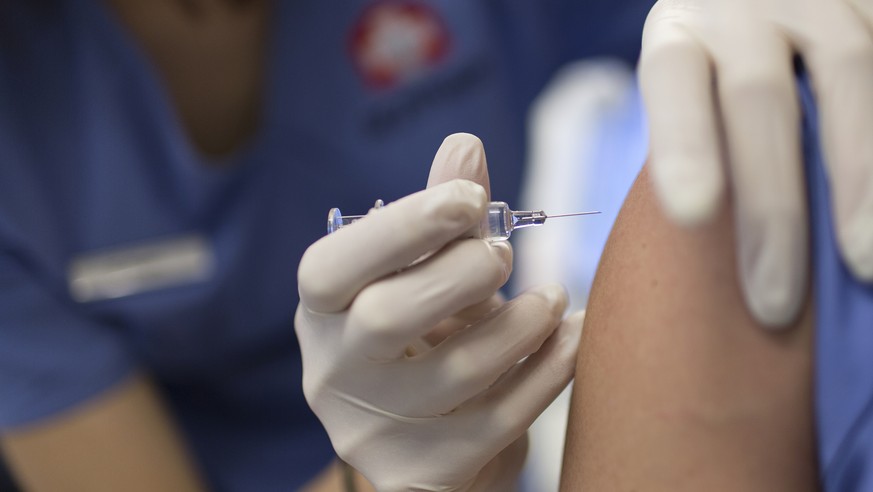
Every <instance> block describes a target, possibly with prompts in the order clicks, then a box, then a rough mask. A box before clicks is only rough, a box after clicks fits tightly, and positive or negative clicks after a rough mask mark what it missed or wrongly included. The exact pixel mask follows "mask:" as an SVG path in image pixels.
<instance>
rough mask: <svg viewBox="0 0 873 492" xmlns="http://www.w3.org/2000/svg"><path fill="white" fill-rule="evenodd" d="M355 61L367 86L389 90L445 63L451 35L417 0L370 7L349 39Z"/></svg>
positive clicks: (388, 1)
mask: <svg viewBox="0 0 873 492" xmlns="http://www.w3.org/2000/svg"><path fill="white" fill-rule="evenodd" d="M349 51H350V52H351V55H352V59H353V60H354V62H355V65H356V66H357V68H358V71H359V72H360V73H361V76H362V77H363V78H364V80H365V81H366V82H367V84H368V85H369V86H371V87H373V88H377V89H389V88H392V87H395V86H396V85H398V84H399V83H401V82H403V81H406V80H409V79H410V78H413V77H415V76H416V75H418V74H420V73H422V72H424V71H426V70H427V69H428V68H430V67H433V66H435V65H437V64H439V62H441V61H442V60H443V59H444V58H445V57H446V55H447V54H448V51H449V36H448V33H447V30H446V27H445V24H444V23H443V21H442V19H441V18H440V17H439V15H438V14H437V13H436V12H435V11H434V10H433V9H432V8H431V7H429V6H428V5H426V4H424V3H422V2H419V1H415V0H383V1H379V2H376V3H375V4H373V5H371V6H369V7H368V8H367V9H366V10H364V13H363V14H362V15H361V18H360V19H359V20H358V22H357V23H355V26H354V27H353V28H352V32H351V35H350V36H349Z"/></svg>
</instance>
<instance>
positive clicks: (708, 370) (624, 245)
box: [562, 170, 818, 492]
mask: <svg viewBox="0 0 873 492" xmlns="http://www.w3.org/2000/svg"><path fill="white" fill-rule="evenodd" d="M658 207H659V206H658V204H657V203H656V201H655V199H654V196H653V191H652V189H651V187H650V185H649V179H648V176H647V171H646V170H644V171H643V173H642V174H641V176H640V178H639V179H638V180H637V183H636V184H635V185H634V188H633V190H632V191H631V193H630V196H629V198H628V200H627V202H626V203H625V206H624V208H623V210H622V212H621V214H620V216H619V220H618V222H617V223H616V225H615V228H614V230H613V233H612V236H611V237H610V240H609V243H608V244H607V247H606V251H605V253H604V256H603V259H602V262H601V265H600V270H599V271H598V274H597V279H596V280H595V284H594V287H593V290H592V295H591V299H590V302H589V310H588V316H587V319H586V323H585V329H584V331H583V338H582V346H581V349H580V354H579V363H578V365H577V370H576V371H577V372H576V382H575V386H574V392H573V403H572V409H571V414H570V427H569V430H568V441H567V448H566V451H565V457H564V472H563V477H562V489H563V490H569V491H576V490H596V491H600V490H620V491H625V490H627V491H630V490H634V491H661V490H664V491H685V490H687V491H700V490H706V491H737V490H742V491H748V492H754V491H768V492H769V491H792V492H802V491H813V490H817V488H818V487H817V480H816V463H815V446H814V438H813V419H812V362H811V341H812V340H811V339H812V336H811V335H812V316H811V309H810V308H807V309H806V310H805V312H804V314H803V315H802V317H801V319H800V320H798V321H797V322H796V326H794V327H792V329H790V330H789V331H787V332H785V333H778V334H777V333H768V332H765V331H764V330H762V329H761V328H759V327H758V326H757V325H756V324H755V323H754V321H753V320H752V318H751V317H750V315H749V313H748V312H747V311H746V309H745V307H744V303H743V300H742V298H741V297H740V290H739V286H738V284H737V281H736V271H737V270H736V264H735V251H734V247H733V245H734V237H733V232H732V231H733V224H732V222H731V217H730V214H729V213H728V212H723V213H722V216H721V217H720V219H719V220H718V221H717V223H715V224H714V225H712V226H707V227H706V228H704V229H701V230H697V231H684V230H680V229H678V228H676V227H675V226H673V225H672V224H670V223H668V222H667V221H666V220H665V219H664V217H663V214H662V212H661V211H660V210H659V208H658ZM723 208H724V209H726V210H727V209H729V208H730V207H727V206H726V207H723Z"/></svg>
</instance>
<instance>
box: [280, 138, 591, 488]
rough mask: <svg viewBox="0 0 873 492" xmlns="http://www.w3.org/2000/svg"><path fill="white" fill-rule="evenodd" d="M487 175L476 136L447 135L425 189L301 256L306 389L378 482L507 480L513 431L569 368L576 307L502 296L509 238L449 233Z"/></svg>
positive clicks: (475, 217) (477, 198) (473, 209)
mask: <svg viewBox="0 0 873 492" xmlns="http://www.w3.org/2000/svg"><path fill="white" fill-rule="evenodd" d="M455 177H463V178H467V179H470V180H476V181H478V182H479V183H480V184H476V183H474V182H472V181H467V180H458V179H456V180H452V181H448V180H449V179H450V178H455ZM483 185H484V187H483ZM487 186H488V173H487V168H486V164H485V156H484V151H483V149H482V144H481V142H479V140H478V139H477V138H475V137H473V136H471V135H454V136H451V137H449V138H447V139H446V141H445V142H444V143H443V145H442V147H441V148H440V150H439V152H438V153H437V156H436V158H435V160H434V164H433V168H432V171H431V177H430V180H429V188H428V189H427V190H425V191H422V192H419V193H416V194H414V195H410V196H408V197H406V198H403V199H401V200H398V201H396V202H393V203H391V204H389V205H387V206H386V207H384V208H381V209H379V210H377V211H373V212H371V213H370V215H368V216H367V217H366V218H364V219H362V220H360V221H358V222H356V223H354V224H352V225H350V226H348V227H345V228H343V229H340V230H339V231H337V232H335V233H334V234H331V235H329V236H327V237H325V238H322V239H321V240H320V241H318V242H316V243H315V244H313V245H312V246H311V247H310V248H309V250H307V252H306V254H305V255H304V257H303V259H302V261H301V263H300V269H299V272H298V276H299V286H300V298H301V302H300V305H299V307H298V309H297V316H296V319H295V326H296V330H297V336H298V339H299V340H300V347H301V350H302V354H303V389H304V392H305V394H306V398H307V401H308V402H309V404H310V406H311V407H312V409H313V410H314V411H315V413H316V415H318V417H319V419H320V420H321V422H322V423H323V424H324V426H325V428H326V429H327V432H328V434H329V435H330V439H331V442H332V443H333V445H334V448H335V449H336V452H337V454H338V455H339V456H340V457H341V458H342V459H343V460H345V461H346V462H347V463H349V464H351V465H352V466H353V467H355V468H356V469H357V470H359V471H360V472H361V473H362V474H363V475H364V476H365V477H367V479H368V480H370V482H372V483H373V485H374V486H376V488H377V489H378V490H380V491H401V490H402V491H406V490H421V491H466V490H512V488H514V482H515V480H516V479H517V476H518V473H519V471H520V469H521V465H522V463H523V461H524V452H525V442H524V440H523V438H524V435H525V431H526V430H527V428H528V427H529V426H530V425H531V423H532V422H533V421H534V420H535V419H536V417H537V416H538V415H539V414H540V413H541V412H542V411H543V410H544V409H545V408H546V407H547V406H548V404H549V403H550V402H551V401H552V400H553V399H554V398H555V397H556V396H557V395H558V394H559V393H560V391H561V390H562V389H563V388H564V387H565V386H566V385H567V383H568V382H569V381H570V378H571V377H572V375H573V371H574V368H575V354H576V350H577V347H578V343H579V336H580V332H581V318H580V317H579V316H578V315H577V316H571V317H570V318H568V319H567V320H566V321H564V322H563V323H562V321H561V318H562V316H563V312H564V309H565V307H566V304H567V298H566V293H565V292H564V290H563V288H561V287H560V286H548V287H544V288H540V289H536V290H532V291H529V292H527V293H525V294H522V295H521V296H519V297H517V298H515V299H513V300H511V301H509V302H505V303H504V301H502V299H501V298H500V297H499V295H497V289H499V288H500V287H501V286H502V285H503V283H504V282H505V281H506V280H507V278H508V276H509V274H510V271H511V268H512V250H511V247H510V246H509V244H508V243H493V244H490V243H488V242H486V241H483V240H480V239H459V237H463V236H464V235H465V233H466V232H467V231H469V230H471V228H472V227H473V226H474V225H476V224H478V222H479V220H480V219H481V218H482V216H483V214H484V213H485V210H486V205H487V202H488V200H489V197H488V191H487ZM431 252H433V254H431V255H430V256H428V257H427V258H426V259H424V260H423V261H420V262H419V263H417V264H416V265H415V266H412V267H410V268H406V267H407V266H409V265H410V264H412V263H413V262H415V261H416V260H417V259H419V258H421V257H422V256H423V255H425V254H428V253H431ZM404 268H405V269H404ZM410 346H414V347H415V352H417V353H416V354H415V355H410V353H411V351H410V349H409V347H410ZM526 356H529V357H527V359H525V360H524V361H523V362H519V361H520V360H521V359H523V358H525V357H526Z"/></svg>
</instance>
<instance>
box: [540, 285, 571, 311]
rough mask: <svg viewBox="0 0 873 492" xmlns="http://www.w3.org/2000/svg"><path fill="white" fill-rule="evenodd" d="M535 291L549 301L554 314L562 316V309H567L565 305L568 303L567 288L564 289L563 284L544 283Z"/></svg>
mask: <svg viewBox="0 0 873 492" xmlns="http://www.w3.org/2000/svg"><path fill="white" fill-rule="evenodd" d="M536 292H537V294H539V295H540V296H542V297H543V298H545V299H546V301H548V302H549V304H550V305H551V306H552V309H553V310H554V312H555V313H556V314H558V315H560V316H563V314H564V311H565V310H566V309H567V305H568V304H569V299H568V294H567V289H565V288H564V286H563V285H561V284H548V285H544V286H542V287H539V288H538V289H537V290H536Z"/></svg>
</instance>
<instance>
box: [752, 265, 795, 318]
mask: <svg viewBox="0 0 873 492" xmlns="http://www.w3.org/2000/svg"><path fill="white" fill-rule="evenodd" d="M780 266H784V265H772V264H771V265H766V264H762V262H758V264H757V265H756V267H755V268H757V271H746V272H743V278H744V279H745V281H744V282H743V283H744V296H745V299H746V304H747V306H748V308H749V311H750V312H751V314H752V316H753V317H754V318H755V320H756V321H757V322H758V323H759V324H760V325H761V327H762V328H764V329H767V330H770V331H780V330H783V329H786V328H788V327H789V326H790V325H791V322H792V321H794V320H795V319H796V318H797V316H798V314H799V313H800V308H801V306H802V303H803V298H804V296H803V293H804V292H805V289H804V286H803V281H802V280H801V279H802V278H804V277H803V276H802V275H797V274H796V272H792V271H791V270H789V269H786V268H780Z"/></svg>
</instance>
